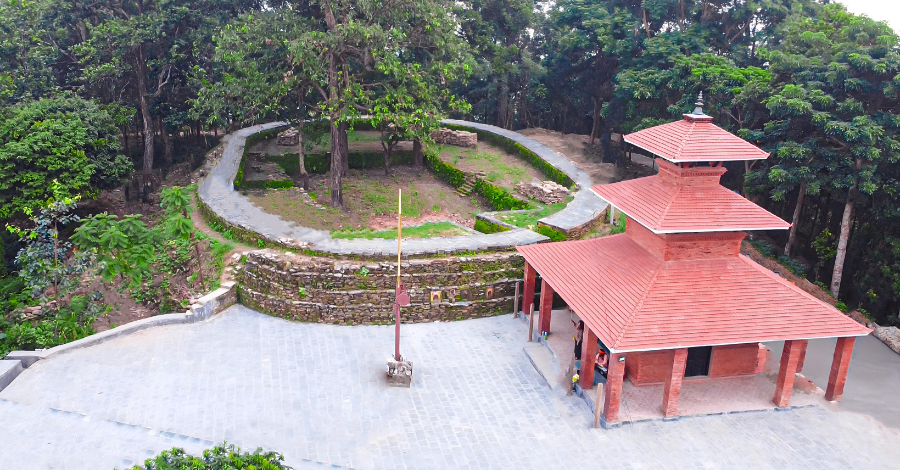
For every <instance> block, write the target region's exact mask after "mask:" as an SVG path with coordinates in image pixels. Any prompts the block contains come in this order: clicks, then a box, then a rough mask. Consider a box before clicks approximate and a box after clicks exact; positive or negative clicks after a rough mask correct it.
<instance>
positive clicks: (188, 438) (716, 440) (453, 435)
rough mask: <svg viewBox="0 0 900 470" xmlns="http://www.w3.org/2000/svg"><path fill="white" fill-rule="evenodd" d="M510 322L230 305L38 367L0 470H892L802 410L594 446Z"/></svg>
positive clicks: (5, 406)
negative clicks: (213, 459)
mask: <svg viewBox="0 0 900 470" xmlns="http://www.w3.org/2000/svg"><path fill="white" fill-rule="evenodd" d="M525 329H526V326H525V324H523V323H522V322H521V321H518V320H514V319H513V318H512V317H511V316H510V315H504V316H501V317H494V318H487V319H480V320H468V321H462V322H451V323H429V324H416V325H406V326H404V328H403V339H402V341H403V342H402V349H403V352H404V354H405V355H407V356H408V357H409V358H411V359H413V360H414V361H415V369H416V375H415V380H414V384H413V387H412V388H411V389H392V388H388V387H387V386H386V383H385V380H384V360H385V358H386V357H387V355H388V354H389V352H390V350H391V349H392V343H393V337H392V333H393V328H392V327H389V326H365V327H362V326H357V327H343V326H331V325H319V324H301V323H291V322H288V321H284V320H280V319H277V318H272V317H268V316H265V315H261V314H258V313H256V312H253V311H252V310H249V309H246V308H244V307H241V306H235V307H232V308H230V309H229V310H227V311H225V312H224V313H222V314H220V315H218V316H217V317H216V318H215V319H213V320H211V321H208V322H204V323H197V324H191V325H177V326H168V327H161V328H155V329H152V330H146V331H143V332H140V333H137V334H135V335H132V336H128V337H124V338H119V339H116V340H112V341H109V342H107V343H103V344H100V345H98V346H94V347H90V348H86V349H82V350H77V351H73V352H71V353H67V354H63V355H59V356H57V357H54V358H51V359H48V360H46V361H42V362H39V363H37V364H35V365H34V366H32V367H31V368H29V369H28V370H27V371H26V372H25V373H23V374H22V375H21V376H20V377H19V378H18V379H16V381H15V382H13V384H12V385H11V386H10V387H8V388H7V389H6V390H4V391H3V392H0V470H7V469H12V470H29V469H48V468H55V469H86V470H87V469H89V470H102V469H112V468H114V467H118V468H123V467H125V466H127V465H131V464H133V463H137V462H140V461H142V460H143V459H145V458H147V457H149V456H150V455H153V454H156V453H157V452H159V451H160V450H162V449H165V448H169V447H172V446H181V447H185V448H187V449H188V450H190V451H194V452H197V451H199V450H200V449H203V448H206V447H209V446H210V445H212V444H213V443H219V442H221V441H223V440H227V441H229V442H233V443H236V444H238V445H241V446H242V447H244V448H255V447H257V446H262V447H266V448H271V449H275V450H278V451H280V452H282V453H284V454H285V455H286V457H287V461H288V463H289V464H290V465H294V466H295V467H296V468H299V469H304V468H322V466H321V465H313V464H311V463H309V462H307V461H306V460H304V459H309V460H312V461H317V462H328V463H332V464H338V465H342V466H348V467H353V468H357V469H402V468H419V469H457V468H470V469H479V470H480V469H509V468H513V469H531V468H535V469H537V468H541V469H568V468H574V467H575V466H581V465H589V466H591V467H593V468H817V469H818V468H896V467H897V462H900V431H897V430H894V429H890V428H886V427H884V426H883V425H882V424H880V423H878V422H877V421H875V420H873V419H872V418H870V417H868V416H864V415H860V414H854V413H847V412H836V411H832V410H830V409H826V408H823V407H818V406H816V407H810V408H804V409H797V410H790V411H783V412H774V411H766V412H756V413H743V414H732V415H722V416H712V417H703V418H684V419H681V420H678V421H674V422H651V423H638V424H634V425H627V426H623V427H621V428H618V429H612V430H595V429H590V428H589V425H590V422H591V415H590V413H589V412H588V410H587V407H586V405H584V402H583V401H581V400H580V399H578V398H575V397H566V396H565V395H564V392H562V390H561V389H557V390H551V389H550V388H548V387H547V386H546V385H543V384H542V382H541V380H540V378H539V376H538V373H537V372H536V371H535V370H534V368H533V367H532V365H531V364H530V362H529V361H528V359H527V357H526V356H525V354H524V353H523V351H522V347H523V345H524V339H525Z"/></svg>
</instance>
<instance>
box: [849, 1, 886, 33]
mask: <svg viewBox="0 0 900 470" xmlns="http://www.w3.org/2000/svg"><path fill="white" fill-rule="evenodd" d="M840 2H841V3H843V4H844V5H846V6H847V10H848V11H849V12H850V13H856V14H863V15H866V16H868V17H869V18H872V19H873V20H877V21H887V22H888V24H889V25H891V27H892V28H894V31H900V0H840Z"/></svg>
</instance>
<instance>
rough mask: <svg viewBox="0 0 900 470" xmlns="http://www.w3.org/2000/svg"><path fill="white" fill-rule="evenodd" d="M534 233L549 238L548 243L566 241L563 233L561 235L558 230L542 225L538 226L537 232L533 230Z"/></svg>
mask: <svg viewBox="0 0 900 470" xmlns="http://www.w3.org/2000/svg"><path fill="white" fill-rule="evenodd" d="M535 232H537V233H539V234H541V235H544V236H546V237H550V241H553V242H561V241H563V240H565V239H566V234H565V233H562V232H560V231H559V230H556V229H553V228H550V227H549V226H547V225H544V224H538V226H537V230H535Z"/></svg>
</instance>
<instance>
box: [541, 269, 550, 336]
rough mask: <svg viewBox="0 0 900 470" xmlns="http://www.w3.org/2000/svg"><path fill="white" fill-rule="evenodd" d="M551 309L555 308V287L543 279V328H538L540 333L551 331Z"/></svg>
mask: <svg viewBox="0 0 900 470" xmlns="http://www.w3.org/2000/svg"><path fill="white" fill-rule="evenodd" d="M551 310H553V288H552V287H550V284H547V281H546V280H544V279H541V328H540V330H538V333H539V334H543V333H544V332H545V331H546V332H547V333H550V315H552V313H551Z"/></svg>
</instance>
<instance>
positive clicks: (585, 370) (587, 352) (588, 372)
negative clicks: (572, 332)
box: [578, 323, 599, 390]
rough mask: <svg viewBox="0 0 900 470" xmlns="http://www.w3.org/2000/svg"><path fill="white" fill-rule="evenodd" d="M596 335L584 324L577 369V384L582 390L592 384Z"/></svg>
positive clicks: (595, 357)
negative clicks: (579, 367) (578, 367)
mask: <svg viewBox="0 0 900 470" xmlns="http://www.w3.org/2000/svg"><path fill="white" fill-rule="evenodd" d="M597 348H599V345H598V344H597V335H596V334H594V332H593V331H591V329H590V328H588V326H587V324H586V323H585V325H584V336H583V337H582V341H581V370H579V371H578V385H580V386H581V388H582V389H583V390H588V389H590V388H593V386H594V363H595V362H596V359H597Z"/></svg>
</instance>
